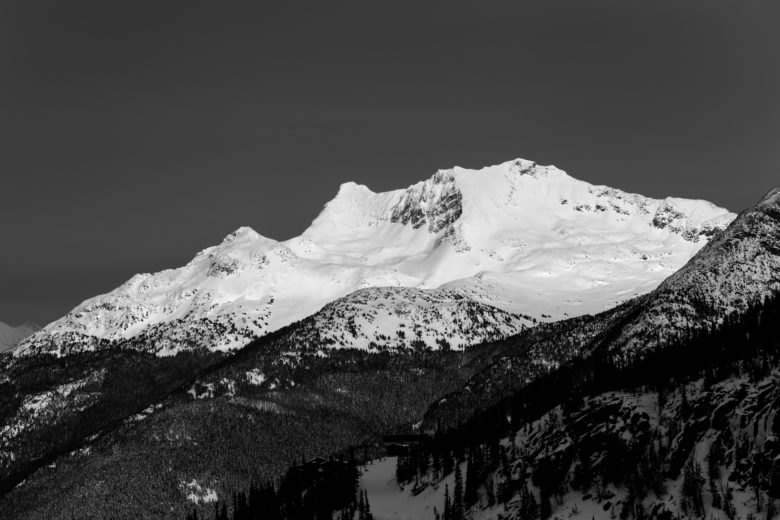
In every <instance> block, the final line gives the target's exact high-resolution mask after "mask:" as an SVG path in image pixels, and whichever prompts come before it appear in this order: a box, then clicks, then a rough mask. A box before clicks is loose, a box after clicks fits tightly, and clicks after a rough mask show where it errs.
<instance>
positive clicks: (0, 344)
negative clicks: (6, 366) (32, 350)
mask: <svg viewBox="0 0 780 520" xmlns="http://www.w3.org/2000/svg"><path fill="white" fill-rule="evenodd" d="M38 330H40V327H39V326H38V325H36V324H35V323H33V322H31V321H27V322H25V323H22V324H21V325H19V326H17V327H12V326H11V325H7V324H5V323H3V322H2V321H0V353H2V352H5V351H7V350H11V349H12V348H14V347H15V346H16V345H18V344H19V343H20V342H21V341H22V340H23V339H24V338H26V337H28V336H30V335H32V334H33V333H35V332H37V331H38Z"/></svg>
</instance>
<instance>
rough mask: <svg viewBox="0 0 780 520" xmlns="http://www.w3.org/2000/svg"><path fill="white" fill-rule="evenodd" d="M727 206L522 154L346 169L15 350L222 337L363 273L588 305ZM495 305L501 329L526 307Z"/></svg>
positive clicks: (678, 256)
mask: <svg viewBox="0 0 780 520" xmlns="http://www.w3.org/2000/svg"><path fill="white" fill-rule="evenodd" d="M733 218H734V215H733V214H731V213H729V212H728V211H726V210H724V209H721V208H718V207H716V206H714V205H712V204H710V203H708V202H704V201H698V200H686V199H676V198H667V199H664V200H657V199H650V198H646V197H643V196H640V195H634V194H628V193H624V192H621V191H619V190H616V189H612V188H608V187H604V186H593V185H590V184H588V183H585V182H582V181H578V180H576V179H573V178H571V177H570V176H568V175H567V174H566V173H564V172H563V171H561V170H559V169H557V168H555V167H552V166H539V165H537V164H535V163H533V162H530V161H525V160H522V159H518V160H514V161H509V162H506V163H503V164H499V165H496V166H490V167H486V168H482V169H480V170H468V169H464V168H458V167H455V168H452V169H449V170H440V171H439V172H437V173H436V174H435V175H434V176H433V177H432V178H430V179H428V180H426V181H422V182H420V183H417V184H415V185H414V186H411V187H409V188H407V189H402V190H396V191H390V192H385V193H374V192H372V191H371V190H369V189H368V188H367V187H365V186H361V185H358V184H354V183H346V184H343V185H342V186H341V188H340V189H339V191H338V194H337V195H336V197H335V198H334V199H333V200H332V201H330V202H329V203H328V204H326V205H325V207H324V209H323V210H322V212H321V213H320V215H319V216H318V217H317V218H316V219H315V220H314V222H313V223H312V224H311V226H310V227H309V228H308V229H307V230H306V231H305V232H304V233H303V234H302V235H300V236H298V237H296V238H293V239H290V240H287V241H284V242H279V241H276V240H273V239H270V238H266V237H263V236H261V235H259V234H258V233H256V232H255V231H253V230H252V229H250V228H247V227H243V228H240V229H238V230H237V231H235V232H234V233H232V234H230V235H229V236H228V237H227V238H225V240H224V241H223V242H222V243H221V244H219V245H217V246H213V247H210V248H208V249H205V250H203V251H202V252H200V253H199V254H198V255H196V256H195V258H194V259H193V260H192V261H191V262H190V263H188V264H187V265H186V266H184V267H180V268H177V269H170V270H166V271H162V272H159V273H155V274H142V275H136V276H134V277H133V278H131V279H130V280H129V281H127V282H126V283H125V284H123V285H122V286H120V287H118V288H117V289H115V290H114V291H112V292H110V293H108V294H105V295H101V296H97V297H95V298H91V299H89V300H87V301H85V302H83V303H82V304H81V305H79V306H78V307H76V308H75V309H73V310H72V311H71V312H70V313H68V314H67V315H66V316H65V317H63V318H61V319H59V320H57V321H55V322H53V323H51V324H49V325H47V326H46V327H45V328H44V329H43V330H42V331H40V332H38V333H36V334H34V335H33V336H32V337H31V338H28V339H27V340H25V341H24V342H23V344H22V345H21V347H20V348H19V349H17V350H16V352H15V354H16V355H17V356H23V355H29V354H31V353H37V352H49V353H55V354H58V355H63V354H66V353H73V352H75V351H79V350H90V349H94V348H98V347H99V346H100V345H104V346H105V345H111V344H113V343H116V342H124V344H125V345H128V344H132V346H133V348H140V349H142V350H148V351H151V352H154V353H156V354H158V355H173V354H175V353H176V352H178V351H180V350H182V349H189V348H206V349H210V350H213V351H230V350H235V349H237V348H239V347H241V346H243V345H245V344H246V343H247V342H248V341H249V340H250V339H251V338H254V337H257V336H262V335H263V334H266V333H268V332H271V331H274V330H277V329H279V328H280V327H283V326H285V325H288V324H290V323H292V322H295V321H297V320H299V319H301V318H304V317H306V316H309V315H312V314H314V313H315V312H317V311H318V310H320V309H321V308H323V306H325V305H326V304H328V303H329V302H333V301H334V300H337V299H338V298H341V297H343V296H346V295H348V294H350V293H353V292H354V291H357V290H360V289H365V288H371V287H382V288H385V292H386V293H387V294H389V293H392V292H394V291H395V290H394V289H392V288H398V290H397V291H395V294H394V295H393V296H392V299H393V300H394V301H395V302H396V303H394V304H393V305H394V306H396V307H397V306H401V307H402V306H404V305H409V306H414V300H415V298H417V297H418V296H420V295H422V294H424V293H421V292H415V291H408V290H402V289H405V288H409V289H417V290H421V291H429V290H436V289H440V290H441V291H442V292H441V293H440V294H447V295H448V296H447V297H448V298H458V299H460V300H461V301H463V300H462V298H468V299H469V301H471V302H473V303H470V305H487V306H490V307H492V308H496V309H499V310H501V311H504V312H506V313H512V314H518V315H523V316H527V317H530V318H531V320H533V319H537V320H555V319H560V318H563V317H567V316H577V315H581V314H589V313H595V312H599V311H602V310H605V309H608V308H610V307H613V306H614V305H616V304H617V303H619V302H622V301H625V300H628V299H630V298H632V297H633V296H635V295H638V294H643V293H646V292H648V291H650V290H652V289H654V288H655V287H656V286H657V285H658V284H659V283H660V282H661V281H662V280H663V279H664V278H665V277H667V276H668V275H670V274H671V273H673V272H674V271H676V270H677V269H679V268H680V267H681V266H682V265H683V264H684V263H685V262H686V261H687V260H688V259H689V258H690V257H691V256H692V255H693V254H695V253H696V252H697V251H698V250H699V249H700V248H701V247H702V246H704V244H706V243H707V241H708V240H709V239H710V238H711V237H712V236H713V235H715V234H716V233H717V232H718V230H720V229H722V228H724V227H725V226H726V225H728V224H729V222H731V220H732V219H733ZM425 294H428V295H429V296H430V294H431V293H425ZM429 296H426V298H428V297H429ZM407 298H411V300H407ZM405 300H406V302H405V303H402V302H404V301H405ZM510 321H511V322H513V325H512V326H509V325H507V326H502V327H501V333H502V334H510V333H512V332H518V331H519V330H521V328H520V326H521V325H523V324H524V323H525V320H510ZM448 325H449V324H446V323H442V324H440V325H439V326H448ZM393 326H395V325H393ZM513 327H514V328H513ZM395 332H396V331H395V330H390V331H376V334H385V335H390V334H394V333H395ZM200 338H203V339H200ZM129 340H132V341H129ZM369 342H370V340H369V341H365V340H361V341H357V342H356V343H355V344H362V345H364V346H367V345H368V343H369ZM465 342H466V341H465V340H464V339H456V340H455V341H454V344H464V343H465Z"/></svg>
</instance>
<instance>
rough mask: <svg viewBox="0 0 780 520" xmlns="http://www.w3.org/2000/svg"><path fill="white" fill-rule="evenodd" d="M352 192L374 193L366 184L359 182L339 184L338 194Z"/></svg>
mask: <svg viewBox="0 0 780 520" xmlns="http://www.w3.org/2000/svg"><path fill="white" fill-rule="evenodd" d="M350 193H374V192H373V191H371V190H370V189H369V187H368V186H366V185H365V184H358V183H356V182H353V181H348V182H343V183H341V185H340V186H339V191H338V195H349V194H350Z"/></svg>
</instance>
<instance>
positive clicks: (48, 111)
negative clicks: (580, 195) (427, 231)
mask: <svg viewBox="0 0 780 520" xmlns="http://www.w3.org/2000/svg"><path fill="white" fill-rule="evenodd" d="M778 50H780V3H778V2H777V1H776V0H764V1H754V0H739V1H736V0H732V1H721V0H700V1H686V0H682V1H681V0H652V1H626V0H614V1H604V0H588V1H582V0H538V1H535V0H522V1H518V0H511V1H509V0H506V1H491V0H480V1H474V0H470V1H458V0H446V1H422V0H414V1H411V2H407V1H399V0H394V1H392V2H374V1H369V0H359V1H353V2H341V1H327V2H325V1H321V0H317V1H288V0H280V1H260V0H257V1H252V2H231V1H211V2H198V1H194V0H186V1H180V2H179V1H165V0H154V1H145V0H134V1H127V2H123V1H113V2H106V1H105V0H100V1H94V2H84V1H78V0H73V1H67V2H63V1H61V0H52V1H40V0H21V1H13V0H11V1H4V2H2V3H0V181H1V182H0V231H2V238H3V241H2V244H3V246H2V248H0V320H1V321H5V322H9V323H16V322H20V321H23V320H27V319H30V320H35V321H38V322H40V323H46V322H49V321H51V320H53V319H56V318H57V317H59V316H61V315H63V314H65V313H66V312H67V311H68V310H69V309H71V308H72V307H74V306H75V305H77V304H78V303H79V302H80V301H82V300H83V299H85V298H87V297H90V296H93V295H95V294H98V293H102V292H106V291H108V290H110V289H112V288H114V287H116V286H117V285H119V284H120V283H122V282H123V281H125V280H127V279H128V278H130V277H131V276H132V275H133V274H134V273H136V272H149V271H156V270H159V269H163V268H168V267H176V266H179V265H182V264H184V263H186V262H187V261H188V260H189V259H190V258H192V256H194V255H195V253H196V252H197V251H199V250H201V249H203V248H205V247H207V246H209V245H212V244H215V243H217V242H219V241H220V240H221V239H222V238H223V237H224V236H225V235H226V234H228V233H229V232H231V231H232V230H234V229H235V228H237V227H239V226H242V225H249V226H251V227H253V228H254V229H255V230H257V231H258V232H260V233H262V234H264V235H267V236H270V237H273V238H277V239H285V238H289V237H291V236H294V235H297V234H299V233H300V232H301V231H302V230H303V229H305V227H306V226H307V225H308V223H309V222H310V221H311V220H312V219H313V218H314V217H315V216H316V215H317V213H318V212H319V210H320V208H321V207H322V205H323V204H324V203H325V202H327V201H328V200H329V199H330V198H332V196H333V195H334V194H335V193H336V191H337V189H338V185H339V184H340V183H342V182H345V181H348V180H353V181H356V182H359V183H363V184H366V185H368V186H369V187H370V188H372V189H373V190H376V191H379V190H388V189H395V188H401V187H406V186H408V185H410V184H412V183H414V182H416V181H419V180H422V179H424V178H427V177H429V176H431V175H432V174H433V173H434V172H435V171H436V169H438V168H446V167H450V166H453V165H459V166H464V167H479V166H483V165H487V164H495V163H498V162H502V161H505V160H509V159H512V158H516V157H523V158H527V159H532V160H535V161H537V162H539V163H542V164H555V165H557V166H559V167H561V168H563V169H565V170H566V171H568V172H569V173H570V174H571V175H572V176H574V177H577V178H580V179H583V180H587V181H589V182H592V183H597V184H606V185H610V186H614V187H617V188H621V189H624V190H628V191H634V192H639V193H642V194H645V195H649V196H656V197H663V196H667V195H676V196H684V197H693V198H704V199H708V200H711V201H713V202H715V203H717V204H720V205H722V206H726V207H728V208H729V209H732V210H735V211H738V210H741V209H744V208H746V207H748V206H750V205H752V204H753V203H754V202H755V201H757V200H758V199H759V198H760V197H761V195H762V194H763V193H764V192H766V191H768V190H769V189H770V187H772V186H775V185H779V184H780V146H778V143H780V103H779V102H778V97H779V96H780V95H779V94H778V93H779V92H780V66H778Z"/></svg>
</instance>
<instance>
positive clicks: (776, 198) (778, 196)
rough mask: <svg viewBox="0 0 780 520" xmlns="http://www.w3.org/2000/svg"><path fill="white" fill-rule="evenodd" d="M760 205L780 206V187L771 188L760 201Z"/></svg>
mask: <svg viewBox="0 0 780 520" xmlns="http://www.w3.org/2000/svg"><path fill="white" fill-rule="evenodd" d="M758 205H759V206H770V205H771V206H780V187H777V188H772V189H771V190H769V193H767V194H766V195H764V197H763V198H762V199H761V201H760V202H759V203H758Z"/></svg>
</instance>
